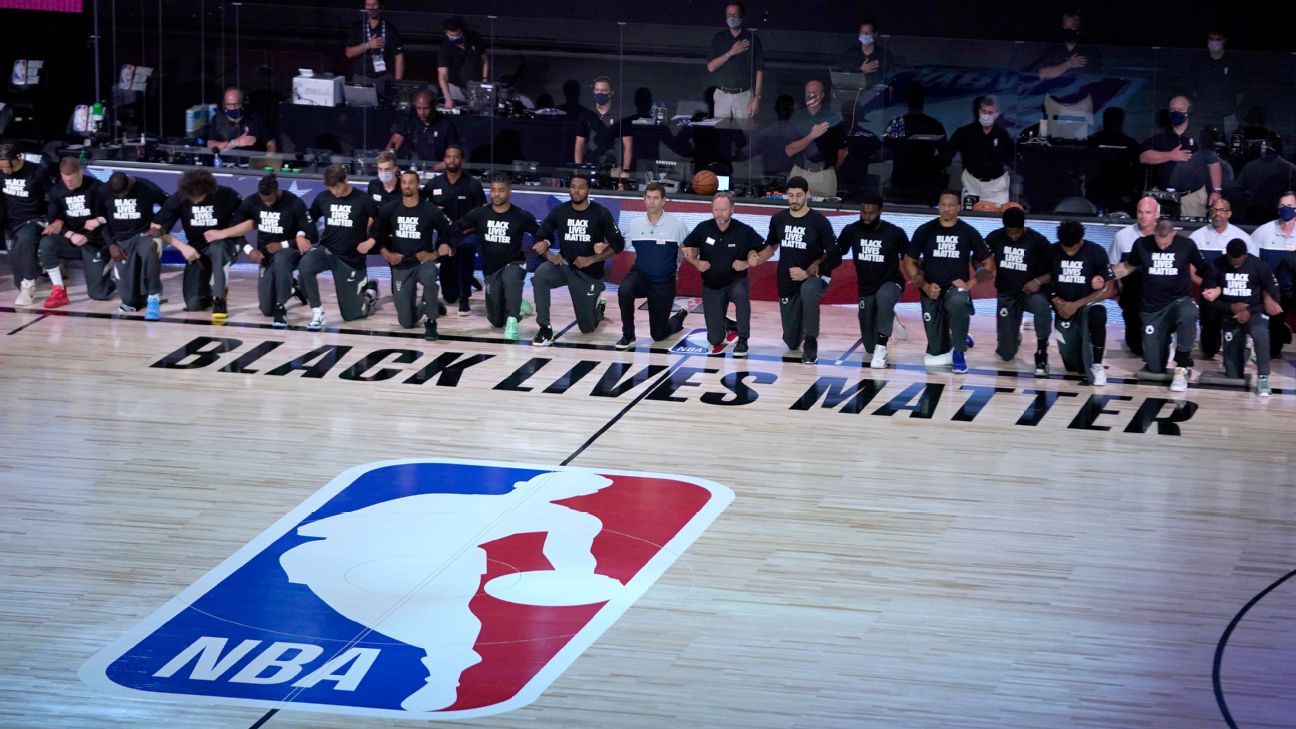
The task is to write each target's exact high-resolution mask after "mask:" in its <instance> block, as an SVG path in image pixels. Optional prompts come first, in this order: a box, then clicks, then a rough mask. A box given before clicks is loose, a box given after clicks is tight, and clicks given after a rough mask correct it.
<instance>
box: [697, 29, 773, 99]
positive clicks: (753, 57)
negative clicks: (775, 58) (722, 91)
mask: <svg viewBox="0 0 1296 729" xmlns="http://www.w3.org/2000/svg"><path fill="white" fill-rule="evenodd" d="M740 40H746V41H750V42H751V45H750V46H749V47H748V48H747V50H745V51H743V52H742V53H739V54H738V55H736V56H734V57H733V58H730V59H729V60H727V61H725V62H724V65H723V66H721V67H720V68H718V69H716V72H715V73H713V74H711V83H713V84H715V85H716V86H718V87H720V88H726V89H742V90H744V91H745V90H747V89H751V88H753V87H754V84H755V83H756V72H757V71H763V70H765V51H764V50H762V48H761V41H760V38H758V37H757V36H756V34H755V33H752V32H751V31H750V30H748V29H746V28H743V29H742V30H741V31H740V32H739V33H738V35H737V36H736V37H735V36H734V34H733V33H731V32H730V31H728V30H722V31H720V32H719V33H716V34H715V35H714V36H712V38H711V53H710V55H708V56H707V61H708V62H709V61H713V60H715V59H717V58H719V57H720V56H723V55H724V54H726V53H728V52H729V49H730V48H733V44H735V43H737V42H738V41H740Z"/></svg>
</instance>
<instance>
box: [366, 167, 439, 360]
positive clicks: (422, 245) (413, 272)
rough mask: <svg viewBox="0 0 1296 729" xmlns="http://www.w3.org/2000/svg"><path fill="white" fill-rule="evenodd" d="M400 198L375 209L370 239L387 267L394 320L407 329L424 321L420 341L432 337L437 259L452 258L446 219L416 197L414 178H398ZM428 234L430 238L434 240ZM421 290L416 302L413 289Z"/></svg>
mask: <svg viewBox="0 0 1296 729" xmlns="http://www.w3.org/2000/svg"><path fill="white" fill-rule="evenodd" d="M400 191H401V196H400V199H399V200H393V201H391V202H389V203H387V204H386V205H384V206H383V207H382V209H380V210H379V211H378V220H377V222H376V223H375V224H374V231H375V232H374V237H375V238H376V239H377V240H378V244H379V246H380V247H381V251H380V252H381V253H382V257H383V258H385V259H386V260H387V263H388V264H389V265H390V266H391V281H392V304H393V305H394V307H395V309H396V320H397V321H399V322H400V325H401V326H402V327H405V328H406V329H409V328H410V327H413V326H415V325H417V324H418V322H419V319H421V318H423V317H424V315H426V317H427V318H426V320H425V321H424V323H423V338H424V339H426V340H428V341H435V340H436V339H437V323H436V320H437V314H438V313H439V312H438V308H437V307H438V305H439V303H440V302H438V301H437V261H439V260H441V259H442V258H450V257H451V256H453V255H454V250H453V249H452V248H451V245H452V243H451V235H450V221H449V220H447V219H446V216H445V214H444V213H442V212H441V208H438V207H437V206H436V205H435V204H433V203H432V201H430V200H423V199H422V196H421V195H419V176H418V173H417V172H414V171H413V170H406V171H405V172H403V173H401V176H400ZM433 234H435V239H434V236H433ZM419 286H421V287H422V288H423V298H422V301H421V302H419V301H418V298H417V294H418V292H417V290H416V289H417V287H419Z"/></svg>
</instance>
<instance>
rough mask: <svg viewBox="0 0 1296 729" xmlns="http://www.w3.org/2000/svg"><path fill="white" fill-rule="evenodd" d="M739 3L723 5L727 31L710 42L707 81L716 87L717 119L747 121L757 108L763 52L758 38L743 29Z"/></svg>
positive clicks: (743, 12) (761, 77) (742, 11)
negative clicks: (730, 118)
mask: <svg viewBox="0 0 1296 729" xmlns="http://www.w3.org/2000/svg"><path fill="white" fill-rule="evenodd" d="M746 14H747V11H746V9H745V8H744V7H743V4H742V3H728V4H727V5H725V25H727V26H729V27H728V28H727V29H726V30H722V31H720V32H719V33H716V34H715V36H714V37H713V38H712V39H711V50H710V52H709V53H707V73H708V74H710V75H709V77H708V82H709V83H710V84H711V85H712V86H714V87H715V115H716V117H717V118H720V119H727V118H729V117H733V118H734V119H750V118H752V117H754V116H756V109H757V107H758V106H759V105H760V97H761V83H762V82H763V81H764V79H765V52H764V51H763V50H762V49H761V42H760V38H757V37H756V34H755V33H753V32H751V31H750V30H748V29H746V28H744V27H743V17H744V16H746Z"/></svg>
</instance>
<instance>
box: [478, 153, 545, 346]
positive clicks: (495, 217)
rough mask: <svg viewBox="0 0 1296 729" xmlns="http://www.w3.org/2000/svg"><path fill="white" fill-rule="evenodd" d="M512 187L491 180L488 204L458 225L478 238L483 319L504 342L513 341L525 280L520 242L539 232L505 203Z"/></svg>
mask: <svg viewBox="0 0 1296 729" xmlns="http://www.w3.org/2000/svg"><path fill="white" fill-rule="evenodd" d="M512 192H513V183H512V182H511V181H510V180H509V178H508V177H507V176H506V175H503V174H498V175H496V176H495V177H493V178H492V179H491V183H490V204H489V205H483V206H481V207H479V208H476V209H473V210H470V211H469V212H468V214H467V215H465V216H464V217H463V220H460V221H458V224H459V228H460V229H461V230H462V231H463V232H464V235H467V234H469V233H472V232H474V231H476V233H477V234H478V235H480V236H481V240H482V244H481V252H482V275H484V276H485V277H486V319H487V320H488V321H489V322H490V324H491V326H493V327H496V328H499V327H503V328H504V339H505V340H507V341H510V342H515V341H517V338H518V321H519V320H520V319H521V318H522V311H523V303H524V302H523V301H522V284H523V283H524V282H525V280H526V254H525V253H523V251H522V242H523V240H524V238H525V236H527V235H531V236H534V235H535V234H536V231H537V230H539V229H540V224H539V223H537V222H536V219H535V216H534V215H532V214H531V213H530V212H528V211H526V210H523V209H522V208H519V207H517V206H516V205H514V204H512V203H511V202H509V196H510V195H511V194H512Z"/></svg>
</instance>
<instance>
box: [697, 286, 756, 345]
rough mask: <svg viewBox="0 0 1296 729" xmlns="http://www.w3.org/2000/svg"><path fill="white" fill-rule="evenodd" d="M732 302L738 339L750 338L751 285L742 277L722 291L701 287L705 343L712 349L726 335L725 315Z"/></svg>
mask: <svg viewBox="0 0 1296 729" xmlns="http://www.w3.org/2000/svg"><path fill="white" fill-rule="evenodd" d="M730 302H733V306H734V316H735V317H736V318H737V319H738V338H739V339H747V338H748V337H750V336H751V285H750V284H749V283H748V282H747V277H746V276H744V277H742V278H740V279H737V280H735V281H734V282H733V283H731V284H729V285H728V286H726V287H724V288H722V289H712V288H707V287H706V286H705V285H703V286H702V315H703V317H704V318H705V319H706V328H707V341H708V342H710V343H711V346H712V347H714V346H716V345H717V344H719V343H721V342H723V341H724V340H725V335H726V334H727V333H728V331H727V327H726V325H725V314H726V313H727V312H728V311H729V303H730Z"/></svg>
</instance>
